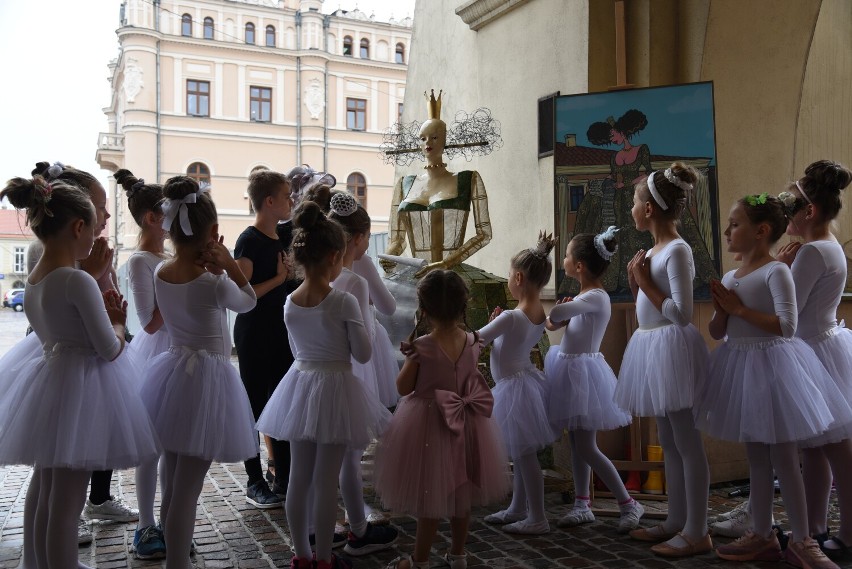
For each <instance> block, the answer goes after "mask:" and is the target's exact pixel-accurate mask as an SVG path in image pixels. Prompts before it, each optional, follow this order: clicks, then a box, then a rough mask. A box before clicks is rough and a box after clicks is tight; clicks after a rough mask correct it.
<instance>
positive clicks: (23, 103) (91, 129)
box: [0, 0, 415, 186]
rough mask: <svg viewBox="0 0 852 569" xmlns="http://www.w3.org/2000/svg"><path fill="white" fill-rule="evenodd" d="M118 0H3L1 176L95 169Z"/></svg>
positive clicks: (388, 11) (331, 1) (402, 11)
mask: <svg viewBox="0 0 852 569" xmlns="http://www.w3.org/2000/svg"><path fill="white" fill-rule="evenodd" d="M414 1H415V0H357V1H356V0H325V2H324V5H323V12H324V13H330V12H333V11H335V10H337V9H338V8H342V9H344V10H352V9H354V8H356V7H357V8H359V9H360V10H361V11H362V12H364V13H366V14H367V15H368V16H369V15H370V14H371V13H373V12H375V14H376V19H377V20H379V21H386V20H387V19H389V18H390V16H391V15H393V17H395V18H397V19H402V18H404V17H406V16H413V15H414ZM120 5H121V0H86V1H85V2H70V1H68V0H37V1H36V0H0V77H2V87H0V129H2V130H0V182H5V181H6V180H8V179H10V178H13V177H15V176H26V177H29V173H30V171H31V170H32V169H33V167H34V166H35V163H36V162H39V161H43V160H48V161H50V162H55V161H59V162H63V163H65V164H69V165H73V166H76V167H77V168H80V169H82V170H86V171H89V172H91V173H92V174H95V175H96V176H97V177H98V178H100V179H101V180H102V182H103V183H104V185H105V186H106V180H107V177H108V176H109V175H110V173H109V172H107V171H105V170H101V169H100V168H99V166H98V165H97V163H96V162H95V151H96V150H97V143H98V133H99V132H106V131H107V121H106V115H104V113H103V108H104V107H106V106H107V105H108V104H109V102H110V86H109V81H108V77H109V70H108V69H107V64H108V63H109V62H110V60H112V59H115V58H116V57H118V40H117V39H116V35H115V31H116V29H117V28H118V24H119V19H118V17H119V6H120Z"/></svg>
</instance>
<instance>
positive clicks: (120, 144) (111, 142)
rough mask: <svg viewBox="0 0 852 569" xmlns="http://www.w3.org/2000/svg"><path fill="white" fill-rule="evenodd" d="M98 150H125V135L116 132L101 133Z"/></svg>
mask: <svg viewBox="0 0 852 569" xmlns="http://www.w3.org/2000/svg"><path fill="white" fill-rule="evenodd" d="M98 150H124V135H123V134H116V133H114V132H101V133H99V134H98Z"/></svg>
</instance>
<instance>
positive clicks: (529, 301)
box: [479, 233, 556, 535]
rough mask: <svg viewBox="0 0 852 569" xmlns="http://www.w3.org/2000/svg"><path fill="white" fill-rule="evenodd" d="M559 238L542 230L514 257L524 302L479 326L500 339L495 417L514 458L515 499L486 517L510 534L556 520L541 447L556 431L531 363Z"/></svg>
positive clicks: (538, 529)
mask: <svg viewBox="0 0 852 569" xmlns="http://www.w3.org/2000/svg"><path fill="white" fill-rule="evenodd" d="M553 245H554V241H553V239H552V238H551V237H548V236H547V235H546V234H544V233H540V234H539V237H538V243H537V244H536V246H535V247H530V248H529V249H524V250H523V251H520V252H519V253H517V254H516V255H515V256H514V257H512V260H511V261H510V263H509V265H510V269H509V285H508V286H509V292H510V293H511V295H512V298H514V299H516V300H517V301H518V307H517V308H516V309H515V310H503V311H501V310H500V309H499V308H495V309H494V313H493V314H492V315H491V322H489V323H488V324H487V325H486V326H484V327H483V328H482V329H481V330H480V331H479V337H480V341H481V342H482V343H483V345H487V344H489V343H491V342H494V347H493V348H492V350H491V374H492V376H493V377H494V381H495V382H496V385H495V386H494V390H493V391H494V413H493V416H494V419H495V420H496V421H497V424H498V425H499V426H500V430H501V431H502V433H503V439H504V440H505V441H506V447H507V449H508V451H509V457H510V458H511V459H512V461H513V471H514V480H513V491H512V503H511V504H509V507H508V508H507V509H505V510H501V511H499V512H496V513H494V514H491V515H488V516H485V521H486V522H488V523H491V524H505V525H503V530H504V531H507V532H510V533H522V534H531V535H536V534H545V533H548V532H549V531H550V524H549V523H548V521H547V518H546V517H545V513H544V478H543V477H542V474H541V466H540V465H539V463H538V456H537V454H536V453H537V451H539V450H541V449H542V448H544V447H546V446H547V445H549V444H550V443H552V442H553V440H554V439H555V438H556V436H555V435H554V434H553V429H551V428H550V424H549V423H548V421H547V412H546V405H545V389H546V386H545V383H546V382H545V379H544V374H543V373H542V372H541V371H539V370H538V369H537V368H536V367H535V366H534V365H533V364H532V363H531V362H530V350H532V349H533V348H534V347H535V345H536V344H537V343H538V341H539V339H540V338H541V335H542V334H543V333H544V323H545V320H546V315H545V313H544V307H542V305H541V297H540V295H541V289H543V288H544V285H546V284H547V282H548V281H549V280H550V274H551V273H552V272H553V265H552V264H551V262H550V258H549V256H550V251H551V250H552V249H553Z"/></svg>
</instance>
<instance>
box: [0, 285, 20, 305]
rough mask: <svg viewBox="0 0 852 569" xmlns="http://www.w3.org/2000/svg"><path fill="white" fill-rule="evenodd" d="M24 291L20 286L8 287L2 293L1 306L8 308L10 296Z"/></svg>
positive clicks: (10, 301) (10, 303) (10, 302)
mask: <svg viewBox="0 0 852 569" xmlns="http://www.w3.org/2000/svg"><path fill="white" fill-rule="evenodd" d="M22 292H24V289H22V288H10V289H9V290H7V291H6V294H4V295H3V308H9V307H10V306H12V297H14V296H15V295H18V294H20V293H22Z"/></svg>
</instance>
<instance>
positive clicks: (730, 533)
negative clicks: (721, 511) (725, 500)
mask: <svg viewBox="0 0 852 569" xmlns="http://www.w3.org/2000/svg"><path fill="white" fill-rule="evenodd" d="M734 511H735V513H734V515H732V516H731V517H729V518H728V519H726V520H722V521H717V522H714V523H712V524H710V535H716V536H722V537H732V538H738V537H742V536H744V535H745V534H746V532H747V531H749V530H751V528H752V519H751V510H749V509H748V508H740V509H739V510H737V509H736V508H735V509H734V510H732V512H734ZM729 513H730V512H729ZM772 525H775V516H772Z"/></svg>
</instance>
